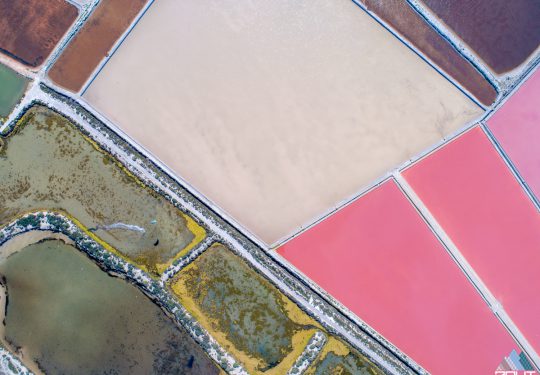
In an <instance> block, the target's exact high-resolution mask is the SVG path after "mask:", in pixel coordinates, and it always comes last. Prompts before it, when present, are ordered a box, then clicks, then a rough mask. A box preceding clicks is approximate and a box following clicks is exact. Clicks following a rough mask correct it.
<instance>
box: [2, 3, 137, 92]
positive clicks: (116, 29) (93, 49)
mask: <svg viewBox="0 0 540 375" xmlns="http://www.w3.org/2000/svg"><path fill="white" fill-rule="evenodd" d="M0 1H1V0H0ZM146 1H147V0H103V1H102V2H101V3H100V4H99V5H98V7H97V8H96V10H95V11H94V13H93V14H92V15H91V16H90V18H89V19H88V21H87V22H86V24H85V25H84V27H83V28H82V29H81V31H80V32H79V33H78V34H77V36H75V38H74V39H73V41H72V42H71V43H70V45H69V46H68V47H67V48H66V50H65V51H64V52H63V53H62V55H61V56H60V58H59V59H58V61H56V63H55V64H54V66H53V67H52V69H51V70H50V72H49V77H50V78H51V79H52V80H53V81H54V82H55V83H56V84H58V85H60V86H62V87H64V88H66V89H68V90H71V91H75V92H77V91H79V90H80V89H81V88H82V86H83V85H84V83H85V82H86V80H87V79H88V77H90V75H91V74H92V72H93V71H94V69H95V68H96V67H97V66H98V65H99V63H100V62H101V60H102V59H103V58H104V57H106V56H107V54H108V53H109V52H110V50H111V48H112V46H113V45H114V43H115V42H116V41H117V40H118V38H120V36H121V35H122V34H123V33H124V31H125V30H126V28H127V27H128V26H129V25H130V24H131V22H132V21H133V19H134V18H135V16H136V15H137V14H138V13H139V11H140V10H141V9H142V8H143V6H144V5H145V4H146Z"/></svg>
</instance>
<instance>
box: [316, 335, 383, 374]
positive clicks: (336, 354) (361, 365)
mask: <svg viewBox="0 0 540 375" xmlns="http://www.w3.org/2000/svg"><path fill="white" fill-rule="evenodd" d="M349 374H350V375H379V374H383V372H382V371H381V370H379V369H378V368H377V367H376V366H375V365H374V364H373V363H371V362H369V361H368V360H367V359H365V358H364V357H363V356H362V355H360V353H358V352H357V351H355V350H354V349H352V348H351V347H350V346H348V345H347V344H345V343H343V342H342V341H340V340H339V339H337V338H335V337H331V338H330V339H329V340H328V343H327V344H326V345H325V346H324V347H323V349H322V351H321V353H319V355H318V357H317V358H316V359H315V361H314V362H313V364H312V365H311V366H310V367H309V368H308V369H307V371H306V375H349Z"/></svg>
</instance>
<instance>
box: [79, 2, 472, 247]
mask: <svg viewBox="0 0 540 375" xmlns="http://www.w3.org/2000/svg"><path fill="white" fill-rule="evenodd" d="M84 98H85V99H86V100H87V101H88V102H89V103H91V104H92V105H93V106H94V107H95V108H96V109H98V110H99V111H100V112H102V113H103V114H104V115H105V116H107V117H108V118H109V119H111V120H112V121H114V122H115V123H116V124H117V125H118V126H119V127H120V128H121V129H122V130H124V131H125V132H126V133H127V134H128V135H129V136H130V137H132V138H133V139H134V140H136V141H137V142H138V143H140V144H141V145H142V146H144V147H145V148H146V149H147V150H149V151H150V152H151V153H152V154H154V155H155V156H156V157H157V158H159V159H160V160H161V161H163V162H164V163H165V164H166V165H167V166H169V167H170V168H171V169H172V170H173V171H174V172H175V173H177V174H178V175H179V176H181V177H183V178H184V179H185V180H187V181H188V182H189V183H190V184H191V185H193V186H194V187H195V188H196V189H197V190H198V191H200V192H201V193H202V194H204V195H205V196H206V197H207V198H208V199H209V200H211V201H212V202H214V203H215V204H217V205H218V206H219V207H221V208H222V209H223V210H224V211H226V212H227V213H228V214H229V215H231V216H232V217H233V218H234V219H235V220H236V221H238V222H239V223H240V224H241V225H243V226H244V227H245V228H247V229H248V230H249V231H250V232H252V233H254V234H255V235H256V236H257V237H259V238H260V239H262V240H263V241H265V242H266V243H268V244H272V243H275V242H276V241H278V240H279V239H280V238H283V237H284V236H287V235H289V234H291V233H294V232H296V231H297V230H299V228H300V227H301V226H302V225H306V224H309V223H311V222H312V221H313V220H314V219H315V218H316V217H318V216H319V215H321V214H323V213H324V212H326V211H328V210H329V209H330V208H332V207H333V206H335V205H336V204H339V202H341V201H343V200H344V199H346V198H347V197H350V196H352V195H353V194H355V193H356V192H358V191H359V190H361V189H362V188H364V187H366V186H368V185H369V184H371V183H372V182H373V181H375V180H376V179H377V178H379V177H381V176H382V175H384V174H385V172H387V171H388V170H390V169H392V168H395V167H397V166H398V165H400V164H402V163H403V162H405V161H406V160H407V159H409V158H410V157H413V156H414V155H417V154H418V153H420V152H422V151H423V150H426V149H427V148H429V147H430V146H431V145H433V144H435V143H437V142H438V141H440V140H441V139H442V137H443V136H445V135H448V134H450V133H453V132H455V131H456V130H458V129H459V128H461V127H463V126H464V125H465V124H466V123H468V122H470V121H472V120H473V119H474V118H476V117H477V116H479V114H480V113H481V110H480V109H479V108H478V107H477V106H475V105H474V103H473V102H472V101H470V100H469V99H468V98H467V97H466V96H464V95H463V94H462V93H461V92H460V91H459V90H458V89H456V88H455V87H454V86H453V85H452V84H451V83H449V82H448V81H446V80H445V78H443V77H442V76H441V75H439V73H437V72H436V71H435V70H434V69H433V68H431V67H430V66H429V65H428V64H426V63H425V62H424V61H422V59H420V58H419V57H418V56H416V55H415V54H414V53H413V52H412V51H410V50H409V49H408V48H407V47H406V46H404V45H403V44H402V43H401V42H399V41H398V40H397V39H396V38H395V37H394V36H392V35H391V34H390V33H389V32H388V31H386V30H385V29H384V28H382V27H381V26H380V25H379V24H377V23H376V22H375V21H374V20H373V19H371V18H370V17H369V16H368V15H367V14H366V13H365V12H363V11H362V10H361V9H360V8H359V7H357V6H356V5H355V4H354V3H353V2H352V1H350V0H336V1H324V0H311V1H306V0H300V1H294V2H290V1H286V0H276V1H272V2H268V1H262V0H221V1H217V0H203V1H195V0H186V1H174V0H160V1H157V2H155V3H154V4H153V5H152V6H151V7H150V9H149V11H148V12H147V13H146V15H145V16H144V17H143V18H142V19H141V21H140V22H139V24H138V25H137V27H135V29H134V30H133V31H132V33H131V34H130V35H129V37H128V38H127V39H126V40H125V41H124V43H123V44H122V46H121V47H120V48H119V50H118V51H117V52H116V54H115V55H114V56H113V57H112V59H111V60H110V61H109V62H108V64H107V65H106V66H105V68H104V69H103V70H102V72H101V73H100V74H99V75H98V77H97V78H96V80H95V81H94V82H93V83H92V85H91V86H90V88H89V90H88V91H87V92H86V93H85V95H84Z"/></svg>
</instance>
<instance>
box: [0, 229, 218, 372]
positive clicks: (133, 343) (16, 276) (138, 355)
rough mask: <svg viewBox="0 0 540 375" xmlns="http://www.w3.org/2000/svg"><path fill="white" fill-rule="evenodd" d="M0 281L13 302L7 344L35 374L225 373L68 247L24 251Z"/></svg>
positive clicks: (151, 308) (2, 270) (3, 267)
mask: <svg viewBox="0 0 540 375" xmlns="http://www.w3.org/2000/svg"><path fill="white" fill-rule="evenodd" d="M0 275H1V276H2V284H4V285H3V286H4V288H5V289H6V290H7V293H8V301H9V303H8V304H7V306H6V313H7V315H6V317H5V319H4V325H3V326H2V328H1V329H2V330H3V334H2V340H3V342H4V344H5V345H6V346H7V347H8V348H10V350H12V351H13V352H16V353H18V357H19V358H21V359H22V360H23V362H24V363H25V364H26V365H27V366H28V367H29V368H31V369H32V370H33V371H34V372H36V373H46V374H111V375H112V374H217V373H219V372H220V370H219V369H218V368H217V367H216V366H215V365H214V364H213V362H212V361H211V360H210V358H209V357H208V356H207V355H206V353H204V352H203V351H202V349H201V348H200V347H199V346H198V345H197V344H196V343H195V342H194V340H193V339H192V338H191V337H190V336H189V334H188V333H187V332H186V331H184V330H181V329H179V328H178V327H177V326H175V324H174V323H173V322H172V321H171V320H170V319H169V318H168V317H167V316H166V315H165V314H164V313H163V311H161V310H160V309H159V307H157V306H156V305H155V304H154V303H152V302H151V301H150V300H149V299H148V298H147V297H146V296H145V295H143V294H142V293H141V292H140V291H139V290H138V289H137V288H135V287H134V286H132V285H130V284H128V283H127V282H125V281H123V280H120V279H117V278H113V277H110V276H108V275H107V274H106V273H104V272H103V271H102V270H101V269H99V268H98V267H97V266H96V265H95V264H94V263H93V262H92V261H90V260H89V259H88V258H87V257H86V256H84V255H83V254H81V253H80V252H78V251H77V250H76V249H75V248H74V247H72V246H70V245H67V244H65V243H64V242H62V241H59V240H48V241H45V242H40V243H37V244H33V245H30V246H27V247H25V248H23V249H21V250H20V251H19V252H18V253H15V254H13V255H12V256H10V257H8V258H7V260H4V261H3V262H1V263H0ZM1 308H2V309H4V306H2V307H1Z"/></svg>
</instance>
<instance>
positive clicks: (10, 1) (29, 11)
mask: <svg viewBox="0 0 540 375" xmlns="http://www.w3.org/2000/svg"><path fill="white" fill-rule="evenodd" d="M77 13H78V11H77V8H76V7H75V6H74V5H73V4H70V3H69V2H67V1H65V0H47V1H43V0H0V51H1V52H3V53H5V54H7V55H8V56H10V57H12V58H14V59H16V60H17V61H20V62H22V63H23V64H25V65H28V66H31V67H38V66H39V65H41V64H42V63H43V62H44V61H45V59H46V58H47V57H48V56H49V55H50V53H51V52H52V51H53V49H54V48H55V47H56V45H57V44H58V42H59V41H60V39H61V38H62V36H63V35H64V34H65V33H66V32H67V31H68V29H69V27H70V26H71V24H73V22H74V21H75V19H76V18H77Z"/></svg>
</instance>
